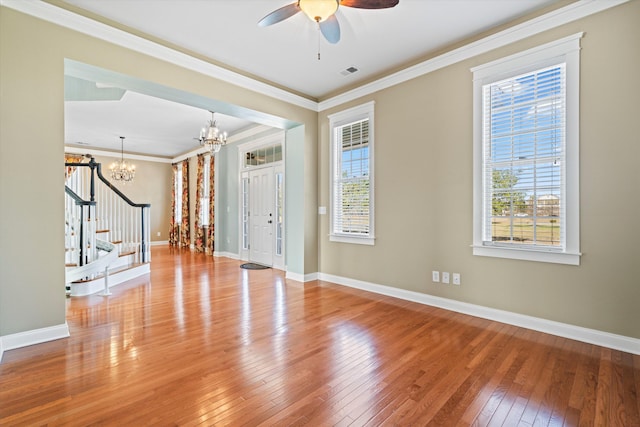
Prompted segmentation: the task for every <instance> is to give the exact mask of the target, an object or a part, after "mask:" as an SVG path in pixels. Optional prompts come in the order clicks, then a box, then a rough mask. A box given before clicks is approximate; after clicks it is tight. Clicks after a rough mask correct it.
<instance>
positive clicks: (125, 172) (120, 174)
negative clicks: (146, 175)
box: [109, 136, 136, 182]
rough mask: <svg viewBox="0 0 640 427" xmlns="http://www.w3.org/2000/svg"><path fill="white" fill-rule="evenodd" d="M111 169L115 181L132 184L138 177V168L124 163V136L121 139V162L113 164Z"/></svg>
mask: <svg viewBox="0 0 640 427" xmlns="http://www.w3.org/2000/svg"><path fill="white" fill-rule="evenodd" d="M109 169H111V179H113V180H114V181H122V182H131V181H133V177H134V176H136V166H135V165H132V164H128V163H127V162H125V161H124V136H121V137H120V160H119V161H115V162H113V163H111V166H109Z"/></svg>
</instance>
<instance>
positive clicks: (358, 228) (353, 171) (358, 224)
mask: <svg viewBox="0 0 640 427" xmlns="http://www.w3.org/2000/svg"><path fill="white" fill-rule="evenodd" d="M352 113H353V114H352ZM372 118H373V104H366V105H365V106H363V107H356V109H354V110H349V111H347V112H344V113H342V114H337V115H334V116H331V117H330V121H331V122H332V124H331V128H332V153H331V162H332V183H331V186H332V205H331V239H332V240H334V241H342V242H350V243H365V244H373V241H372V239H373V189H372V187H373V183H372V166H373V158H372V155H373V135H372ZM336 119H338V120H336Z"/></svg>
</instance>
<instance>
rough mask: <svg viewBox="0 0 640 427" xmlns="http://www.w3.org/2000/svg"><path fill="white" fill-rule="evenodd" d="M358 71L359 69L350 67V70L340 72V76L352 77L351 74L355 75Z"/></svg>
mask: <svg viewBox="0 0 640 427" xmlns="http://www.w3.org/2000/svg"><path fill="white" fill-rule="evenodd" d="M357 71H358V69H357V68H356V67H349V68H347V69H345V70H342V71H340V74H342V75H343V76H348V75H351V74H353V73H355V72H357Z"/></svg>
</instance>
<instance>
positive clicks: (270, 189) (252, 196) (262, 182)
mask: <svg viewBox="0 0 640 427" xmlns="http://www.w3.org/2000/svg"><path fill="white" fill-rule="evenodd" d="M249 183H250V191H249V201H250V204H249V229H250V232H249V236H250V245H249V260H250V261H252V262H256V263H260V264H264V265H268V266H272V265H273V247H274V235H273V231H274V222H275V221H274V220H275V197H274V185H273V167H266V168H261V169H258V170H254V171H251V172H249Z"/></svg>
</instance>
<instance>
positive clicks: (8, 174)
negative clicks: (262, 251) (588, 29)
mask: <svg viewBox="0 0 640 427" xmlns="http://www.w3.org/2000/svg"><path fill="white" fill-rule="evenodd" d="M0 55H1V59H0V75H1V78H0V93H2V97H1V99H0V120H1V121H2V123H1V126H0V203H1V206H0V214H1V220H0V233H1V234H0V235H1V240H0V267H1V268H0V336H4V335H8V334H13V333H18V332H23V331H28V330H32V329H37V328H44V327H48V326H54V325H61V324H64V323H65V296H64V240H63V239H64V228H63V225H64V205H63V201H64V199H63V197H61V196H60V195H61V194H63V191H64V187H63V186H64V178H63V174H62V173H61V164H62V162H63V153H64V128H63V126H64V93H63V84H64V59H65V58H68V59H73V60H76V61H79V62H83V63H87V64H91V65H95V66H98V67H102V68H105V69H108V70H112V71H115V72H118V73H122V74H126V75H129V76H132V77H137V78H140V79H143V80H147V81H150V82H153V83H157V84H160V85H164V86H167V87H172V88H176V89H178V90H182V91H185V92H189V93H194V94H199V95H201V96H204V97H208V98H211V99H216V100H219V101H221V102H226V103H229V104H232V105H238V106H242V107H244V108H248V109H251V110H255V111H258V112H264V113H267V114H271V115H274V116H276V117H283V118H286V119H289V120H291V121H293V122H297V123H302V124H304V125H305V127H306V129H308V134H307V138H311V139H308V140H305V141H304V144H305V145H308V146H309V147H310V150H311V151H312V152H315V151H316V145H317V142H316V135H317V128H316V127H317V113H315V112H313V111H310V110H306V109H303V108H300V107H296V106H293V105H291V104H288V103H286V102H282V101H279V100H276V99H274V98H270V97H267V96H264V95H260V94H256V93H255V92H252V91H250V90H247V89H242V88H239V87H237V86H233V85H231V84H228V83H225V82H222V81H219V80H216V79H213V78H211V77H207V76H205V75H203V74H199V73H196V72H192V71H189V70H186V69H184V68H181V67H178V66H175V65H171V64H169V63H166V62H163V61H161V60H158V59H154V58H151V57H147V56H145V55H142V54H139V53H136V52H133V51H131V50H127V49H125V48H122V47H118V46H115V45H112V44H110V43H107V42H103V41H100V40H97V39H94V38H92V37H88V36H85V35H82V34H80V33H77V32H74V31H72V30H69V29H66V28H62V27H59V26H57V25H54V24H51V23H47V22H44V21H41V20H39V19H36V18H33V17H29V16H27V15H24V14H22V13H19V12H16V11H14V10H11V9H8V8H6V7H0ZM42 132H45V133H46V137H44V138H43V137H42ZM26 162H29V164H28V165H27V164H26ZM310 172H313V170H310V171H307V170H305V171H304V173H305V174H307V175H305V176H304V180H305V183H308V185H309V189H310V190H309V191H308V192H307V193H305V199H304V200H301V201H300V203H302V204H303V205H304V210H305V214H311V215H315V210H316V208H315V206H316V199H317V197H316V195H317V193H316V191H317V185H316V183H317V176H315V175H308V173H310ZM140 173H142V171H140ZM25 176H26V177H28V179H22V178H21V179H16V177H25ZM152 209H153V208H152ZM161 231H162V232H166V228H165V229H164V230H161ZM316 231H317V229H314V230H312V232H309V231H307V230H305V233H309V234H308V235H305V241H309V242H312V243H311V244H309V246H308V248H309V250H310V251H313V253H311V254H309V255H310V258H311V259H313V258H315V259H317V243H315V239H316V234H315V233H316ZM35 265H37V268H34V266H35ZM304 268H305V269H307V268H312V269H314V270H315V265H312V266H304Z"/></svg>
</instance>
